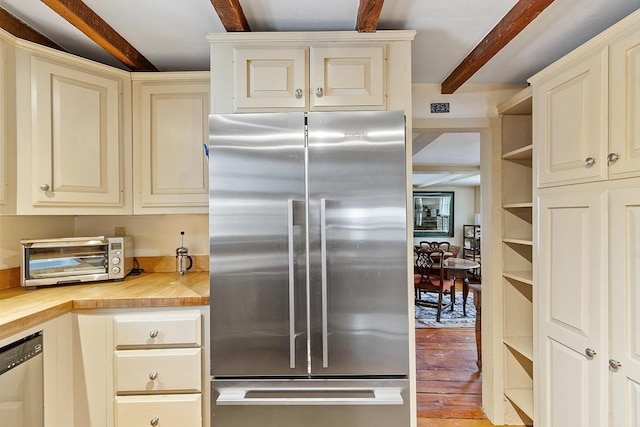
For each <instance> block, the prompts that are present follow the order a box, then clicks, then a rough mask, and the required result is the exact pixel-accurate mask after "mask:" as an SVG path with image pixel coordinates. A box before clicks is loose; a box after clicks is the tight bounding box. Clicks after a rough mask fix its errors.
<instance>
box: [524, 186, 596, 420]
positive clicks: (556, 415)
mask: <svg viewBox="0 0 640 427" xmlns="http://www.w3.org/2000/svg"><path fill="white" fill-rule="evenodd" d="M601 187H603V186H601V185H600V184H595V185H583V186H580V188H576V189H574V190H573V191H572V192H571V193H569V194H567V193H566V190H563V189H562V188H558V189H553V190H552V191H546V192H544V193H542V192H541V193H542V194H540V196H539V204H538V206H539V212H540V213H539V216H540V218H539V224H540V225H539V233H540V241H539V245H538V249H537V263H538V266H539V272H540V275H539V277H538V280H537V284H538V285H537V286H538V289H537V292H538V298H537V301H538V319H539V331H538V334H539V336H540V337H541V341H540V342H541V349H540V350H539V351H540V354H541V357H540V359H541V360H540V363H539V366H536V372H537V373H538V374H537V375H538V377H539V379H540V386H541V391H540V393H541V394H540V395H541V396H542V398H541V399H540V414H542V415H541V416H542V417H543V418H544V417H551V418H548V419H546V420H545V422H543V423H542V425H544V426H556V425H581V426H592V425H593V426H599V425H604V424H606V421H605V420H606V414H607V387H606V382H605V381H606V374H607V371H606V363H607V362H606V360H607V353H608V351H607V347H608V340H607V332H606V326H607V314H608V311H607V301H608V299H607V287H606V286H604V284H605V283H606V282H607V258H608V251H607V226H606V224H607V209H606V206H607V192H606V189H604V188H601ZM556 190H559V191H556ZM587 348H590V349H593V350H595V351H596V352H597V355H596V356H595V357H593V358H589V357H587V356H586V354H585V353H586V349H587ZM585 393H586V394H585ZM560 396H563V398H560ZM566 396H582V397H583V398H581V399H579V400H577V403H576V405H578V406H577V407H576V408H573V407H572V406H571V405H565V404H564V403H563V402H564V400H563V399H564V397H566ZM572 399H574V397H572ZM576 399H577V398H576ZM561 421H562V422H561Z"/></svg>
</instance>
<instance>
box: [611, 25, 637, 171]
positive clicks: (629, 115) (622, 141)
mask: <svg viewBox="0 0 640 427" xmlns="http://www.w3.org/2000/svg"><path fill="white" fill-rule="evenodd" d="M639 27H640V23H636V26H635V28H634V27H632V28H630V29H629V30H628V31H626V32H624V33H623V34H621V35H620V36H618V37H617V38H616V39H614V40H613V41H612V42H611V44H610V48H609V49H610V51H609V57H610V69H609V73H610V77H609V82H610V85H609V91H610V98H609V99H610V101H609V121H610V129H609V135H610V137H609V147H610V150H609V151H610V153H611V155H612V156H614V157H613V158H612V159H611V161H610V162H609V164H610V167H609V177H610V178H627V177H632V176H638V175H639V173H638V171H640V28H639ZM614 159H616V160H614Z"/></svg>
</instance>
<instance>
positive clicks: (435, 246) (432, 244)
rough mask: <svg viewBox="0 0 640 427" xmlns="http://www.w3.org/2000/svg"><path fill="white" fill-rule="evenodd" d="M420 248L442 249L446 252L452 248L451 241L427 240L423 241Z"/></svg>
mask: <svg viewBox="0 0 640 427" xmlns="http://www.w3.org/2000/svg"><path fill="white" fill-rule="evenodd" d="M420 248H422V249H442V250H443V251H445V252H449V249H450V248H451V243H449V242H427V241H424V240H423V241H421V242H420Z"/></svg>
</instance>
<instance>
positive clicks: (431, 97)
mask: <svg viewBox="0 0 640 427" xmlns="http://www.w3.org/2000/svg"><path fill="white" fill-rule="evenodd" d="M522 88H523V86H522V85H487V84H464V85H462V86H461V87H460V88H459V89H458V90H456V92H455V93H453V94H450V95H443V94H441V93H440V85H439V84H414V85H412V86H411V96H412V99H411V103H412V109H413V111H412V117H413V119H416V118H421V119H458V118H483V119H486V118H492V117H498V109H497V108H496V106H497V105H498V104H500V103H501V102H503V101H504V100H506V99H508V98H510V97H511V96H512V95H513V94H514V93H516V92H518V91H520V90H521V89H522ZM432 102H448V103H449V104H450V105H449V107H450V112H449V113H431V103H432ZM413 127H414V128H416V127H420V126H416V123H415V122H414V123H413Z"/></svg>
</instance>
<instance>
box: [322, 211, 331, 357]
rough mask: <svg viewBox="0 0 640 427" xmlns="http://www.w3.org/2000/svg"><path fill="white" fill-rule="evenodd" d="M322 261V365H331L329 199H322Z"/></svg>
mask: <svg viewBox="0 0 640 427" xmlns="http://www.w3.org/2000/svg"><path fill="white" fill-rule="evenodd" d="M320 262H321V271H322V287H321V294H322V295H321V303H322V367H323V368H328V367H329V333H328V324H327V199H320Z"/></svg>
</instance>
